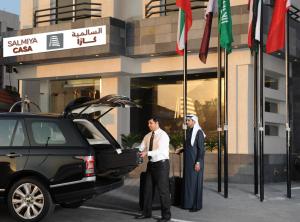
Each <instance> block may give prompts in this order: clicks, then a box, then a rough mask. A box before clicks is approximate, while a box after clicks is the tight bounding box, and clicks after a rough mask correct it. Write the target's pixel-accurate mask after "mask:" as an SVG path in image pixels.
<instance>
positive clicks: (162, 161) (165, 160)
mask: <svg viewBox="0 0 300 222" xmlns="http://www.w3.org/2000/svg"><path fill="white" fill-rule="evenodd" d="M167 161H169V160H168V159H164V160H159V161H156V162H151V161H149V163H151V164H155V163H164V162H167Z"/></svg>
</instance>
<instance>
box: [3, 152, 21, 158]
mask: <svg viewBox="0 0 300 222" xmlns="http://www.w3.org/2000/svg"><path fill="white" fill-rule="evenodd" d="M6 156H7V157H9V158H16V157H21V156H22V154H20V153H8V154H6Z"/></svg>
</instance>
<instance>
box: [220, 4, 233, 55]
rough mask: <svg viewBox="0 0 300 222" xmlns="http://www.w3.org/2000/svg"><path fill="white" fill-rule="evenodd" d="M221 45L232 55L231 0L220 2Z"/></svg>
mask: <svg viewBox="0 0 300 222" xmlns="http://www.w3.org/2000/svg"><path fill="white" fill-rule="evenodd" d="M218 6H219V33H220V45H221V47H222V48H224V49H226V50H227V53H228V54H229V53H231V50H232V42H233V37H232V19H231V11H230V2H229V0H218Z"/></svg>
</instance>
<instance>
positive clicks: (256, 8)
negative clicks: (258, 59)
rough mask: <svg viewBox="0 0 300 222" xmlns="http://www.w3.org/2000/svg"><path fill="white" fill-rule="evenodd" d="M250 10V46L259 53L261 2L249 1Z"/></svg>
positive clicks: (258, 0) (257, 0)
mask: <svg viewBox="0 0 300 222" xmlns="http://www.w3.org/2000/svg"><path fill="white" fill-rule="evenodd" d="M248 8H249V26H248V46H249V48H250V49H251V50H252V51H257V50H258V44H259V42H260V24H261V0H249V4H248Z"/></svg>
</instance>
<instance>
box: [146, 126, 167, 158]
mask: <svg viewBox="0 0 300 222" xmlns="http://www.w3.org/2000/svg"><path fill="white" fill-rule="evenodd" d="M151 135H152V132H150V133H148V134H147V135H146V136H145V137H144V139H143V141H142V144H141V150H142V151H148V156H151V160H150V161H151V162H157V161H160V160H166V159H169V142H170V139H169V136H168V134H167V133H166V132H165V131H163V130H162V129H160V128H159V129H157V130H155V131H154V139H153V147H152V151H149V146H150V138H151Z"/></svg>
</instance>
